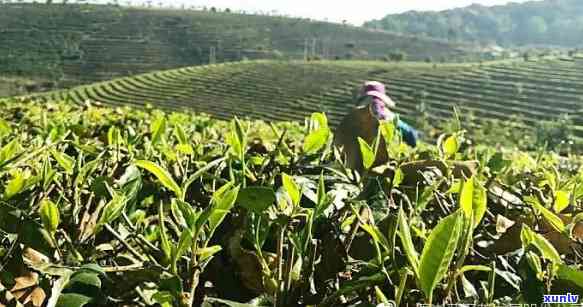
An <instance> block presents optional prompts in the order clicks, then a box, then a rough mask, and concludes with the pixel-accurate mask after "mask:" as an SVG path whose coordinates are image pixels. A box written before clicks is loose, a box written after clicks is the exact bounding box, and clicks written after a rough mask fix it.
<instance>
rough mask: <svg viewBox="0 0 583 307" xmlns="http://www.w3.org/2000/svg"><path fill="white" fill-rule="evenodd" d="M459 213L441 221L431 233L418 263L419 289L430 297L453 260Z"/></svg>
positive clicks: (459, 226) (458, 228) (458, 234)
mask: <svg viewBox="0 0 583 307" xmlns="http://www.w3.org/2000/svg"><path fill="white" fill-rule="evenodd" d="M461 221H462V219H461V218H460V214H459V212H456V213H454V214H451V215H449V216H447V217H446V218H444V219H442V220H441V221H440V222H439V223H438V224H437V226H435V228H434V229H433V230H432V231H431V234H430V235H429V238H427V241H426V242H425V247H424V248H423V252H422V254H421V261H420V262H419V279H420V282H421V288H422V290H423V292H424V293H425V295H426V296H427V297H431V296H432V293H433V290H434V289H435V287H436V286H437V284H438V283H439V282H440V281H441V279H443V278H444V277H445V275H446V273H447V270H448V269H449V264H450V263H451V260H452V259H453V256H454V253H455V249H456V246H457V243H458V239H459V236H460V232H461V224H462V223H461Z"/></svg>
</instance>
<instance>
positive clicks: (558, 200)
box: [554, 190, 571, 213]
mask: <svg viewBox="0 0 583 307" xmlns="http://www.w3.org/2000/svg"><path fill="white" fill-rule="evenodd" d="M570 199H571V193H569V192H567V191H562V190H559V191H557V193H555V203H554V209H555V212H556V213H561V212H562V211H563V210H565V209H566V208H567V207H568V206H569V202H570Z"/></svg>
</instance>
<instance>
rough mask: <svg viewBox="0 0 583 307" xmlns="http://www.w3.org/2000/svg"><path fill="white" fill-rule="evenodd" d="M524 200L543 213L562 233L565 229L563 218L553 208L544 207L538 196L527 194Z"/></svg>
mask: <svg viewBox="0 0 583 307" xmlns="http://www.w3.org/2000/svg"><path fill="white" fill-rule="evenodd" d="M524 201H525V202H526V203H527V204H529V205H531V206H532V207H533V208H534V209H535V210H536V211H538V212H539V213H540V214H542V216H543V217H544V218H545V220H547V222H549V224H550V225H551V226H552V227H553V228H554V229H555V230H556V231H558V232H561V233H562V232H564V231H565V224H564V223H563V220H561V218H560V217H558V216H556V215H555V214H554V213H553V212H552V211H551V210H549V209H547V208H545V207H543V205H541V204H540V202H539V201H538V199H537V198H536V197H533V196H527V197H525V198H524Z"/></svg>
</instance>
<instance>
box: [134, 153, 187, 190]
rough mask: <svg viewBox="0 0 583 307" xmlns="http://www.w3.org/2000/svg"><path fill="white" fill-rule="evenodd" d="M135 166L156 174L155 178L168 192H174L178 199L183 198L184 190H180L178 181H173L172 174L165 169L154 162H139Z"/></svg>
mask: <svg viewBox="0 0 583 307" xmlns="http://www.w3.org/2000/svg"><path fill="white" fill-rule="evenodd" d="M134 164H135V165H136V166H138V167H141V168H143V169H145V170H147V171H149V172H150V173H152V174H154V176H156V178H158V180H160V182H161V183H162V185H164V186H165V187H166V188H167V189H168V190H170V191H172V192H174V194H175V195H176V197H182V189H181V188H180V186H178V184H177V183H176V181H174V179H172V176H171V175H170V173H168V171H166V170H165V169H163V168H162V167H161V166H159V165H158V164H156V163H154V162H151V161H146V160H138V161H136V162H134Z"/></svg>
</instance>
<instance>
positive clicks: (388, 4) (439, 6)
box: [120, 0, 526, 25]
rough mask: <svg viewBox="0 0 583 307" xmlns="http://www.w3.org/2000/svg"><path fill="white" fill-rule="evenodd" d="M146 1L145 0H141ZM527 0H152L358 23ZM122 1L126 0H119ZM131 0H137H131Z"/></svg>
mask: <svg viewBox="0 0 583 307" xmlns="http://www.w3.org/2000/svg"><path fill="white" fill-rule="evenodd" d="M140 1H145V0H140ZM525 1H526V0H513V1H508V0H356V1H354V0H352V1H350V0H153V3H156V4H157V3H159V2H164V3H167V4H172V5H175V6H180V5H182V4H186V5H188V6H191V5H195V6H208V7H211V6H215V7H218V8H230V9H232V10H245V11H264V12H271V11H274V10H275V11H277V12H278V13H280V14H286V15H291V16H297V17H308V18H313V19H318V20H325V19H327V20H329V21H334V22H341V21H342V20H347V21H348V22H349V23H351V24H354V25H361V24H362V23H363V22H364V21H366V20H371V19H380V18H382V17H384V16H385V15H387V14H391V13H402V12H405V11H409V10H419V11H422V10H423V11H425V10H445V9H451V8H455V7H463V6H468V5H471V4H472V3H479V4H483V5H499V4H506V3H509V2H525ZM120 2H121V3H124V2H125V1H120ZM132 2H137V0H136V1H132Z"/></svg>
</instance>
